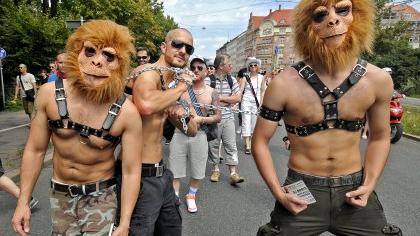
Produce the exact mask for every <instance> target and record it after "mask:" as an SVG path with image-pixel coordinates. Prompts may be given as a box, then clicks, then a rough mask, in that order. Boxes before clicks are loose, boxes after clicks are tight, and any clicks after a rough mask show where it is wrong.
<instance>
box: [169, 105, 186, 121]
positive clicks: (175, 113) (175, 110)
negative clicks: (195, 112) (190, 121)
mask: <svg viewBox="0 0 420 236" xmlns="http://www.w3.org/2000/svg"><path fill="white" fill-rule="evenodd" d="M167 112H168V116H169V117H170V118H173V119H181V117H182V116H183V115H184V114H185V110H184V108H183V107H182V106H180V105H175V106H171V107H169V108H168V110H167Z"/></svg>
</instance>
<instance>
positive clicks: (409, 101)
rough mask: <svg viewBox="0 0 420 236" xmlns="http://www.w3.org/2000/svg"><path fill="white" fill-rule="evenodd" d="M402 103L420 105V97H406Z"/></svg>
mask: <svg viewBox="0 0 420 236" xmlns="http://www.w3.org/2000/svg"><path fill="white" fill-rule="evenodd" d="M402 103H403V104H404V105H410V106H416V107H420V99H419V98H410V97H405V98H404V99H402Z"/></svg>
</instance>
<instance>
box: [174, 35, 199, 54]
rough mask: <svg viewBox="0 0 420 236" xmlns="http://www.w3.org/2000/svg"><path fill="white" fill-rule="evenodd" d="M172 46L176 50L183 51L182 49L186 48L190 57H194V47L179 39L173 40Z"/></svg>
mask: <svg viewBox="0 0 420 236" xmlns="http://www.w3.org/2000/svg"><path fill="white" fill-rule="evenodd" d="M171 46H172V47H174V48H176V49H181V48H183V47H185V52H186V53H187V54H188V55H192V54H193V53H194V47H193V46H191V45H189V44H187V43H184V42H182V41H181V40H178V39H174V40H172V41H171Z"/></svg>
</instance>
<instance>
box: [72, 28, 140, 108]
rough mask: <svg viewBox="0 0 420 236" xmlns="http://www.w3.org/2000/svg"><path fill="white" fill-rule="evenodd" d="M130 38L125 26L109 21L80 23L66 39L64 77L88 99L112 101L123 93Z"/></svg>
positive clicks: (103, 101)
mask: <svg viewBox="0 0 420 236" xmlns="http://www.w3.org/2000/svg"><path fill="white" fill-rule="evenodd" d="M132 41H133V37H132V36H131V35H130V32H129V30H128V28H127V27H125V26H121V25H118V24H116V23H114V22H112V21H109V20H92V21H89V22H88V23H86V24H83V25H82V26H81V27H80V28H78V29H77V30H76V31H75V32H74V33H73V34H72V35H71V36H70V38H69V40H68V41H67V45H66V53H67V54H66V63H65V64H64V71H65V75H66V78H67V79H69V80H70V81H71V83H72V86H73V87H74V88H75V89H77V90H78V91H79V93H80V94H82V95H83V96H86V99H87V100H89V101H93V102H95V103H109V102H112V101H115V100H116V99H117V98H118V97H119V96H120V95H121V94H122V93H123V88H124V79H125V78H126V77H127V74H128V69H129V62H130V55H131V54H133V53H134V46H133V44H132Z"/></svg>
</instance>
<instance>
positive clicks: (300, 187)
mask: <svg viewBox="0 0 420 236" xmlns="http://www.w3.org/2000/svg"><path fill="white" fill-rule="evenodd" d="M284 188H285V189H287V191H289V192H291V193H294V194H296V195H297V196H298V197H300V198H302V199H303V200H305V201H306V203H308V204H312V203H315V202H316V200H315V198H314V196H313V195H312V193H311V192H310V191H309V189H308V187H306V184H305V183H304V182H303V181H302V180H299V181H297V182H295V183H293V184H289V185H286V186H284Z"/></svg>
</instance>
